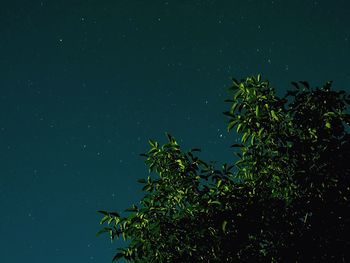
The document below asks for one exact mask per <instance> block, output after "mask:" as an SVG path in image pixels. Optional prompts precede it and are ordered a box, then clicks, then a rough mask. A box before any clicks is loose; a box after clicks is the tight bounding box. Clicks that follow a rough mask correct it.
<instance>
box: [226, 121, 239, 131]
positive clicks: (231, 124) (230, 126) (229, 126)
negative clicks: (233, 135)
mask: <svg viewBox="0 0 350 263" xmlns="http://www.w3.org/2000/svg"><path fill="white" fill-rule="evenodd" d="M236 123H237V121H230V123H229V124H228V126H227V131H228V132H229V131H231V130H232V128H233V127H234V126H235V125H236Z"/></svg>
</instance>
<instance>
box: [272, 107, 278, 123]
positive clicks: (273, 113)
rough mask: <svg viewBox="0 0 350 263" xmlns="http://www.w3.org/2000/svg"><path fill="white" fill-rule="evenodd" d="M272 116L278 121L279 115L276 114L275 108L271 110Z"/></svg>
mask: <svg viewBox="0 0 350 263" xmlns="http://www.w3.org/2000/svg"><path fill="white" fill-rule="evenodd" d="M271 116H272V118H274V119H275V120H276V121H278V117H277V115H276V113H275V111H274V110H272V111H271Z"/></svg>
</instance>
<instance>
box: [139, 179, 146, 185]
mask: <svg viewBox="0 0 350 263" xmlns="http://www.w3.org/2000/svg"><path fill="white" fill-rule="evenodd" d="M137 182H138V183H140V184H145V183H147V181H146V179H144V178H141V179H138V180H137Z"/></svg>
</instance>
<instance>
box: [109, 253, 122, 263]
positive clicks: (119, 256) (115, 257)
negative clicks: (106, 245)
mask: <svg viewBox="0 0 350 263" xmlns="http://www.w3.org/2000/svg"><path fill="white" fill-rule="evenodd" d="M122 257H124V253H120V252H119V253H117V254H116V255H115V256H114V258H113V259H112V262H114V261H118V260H119V259H121V258H122Z"/></svg>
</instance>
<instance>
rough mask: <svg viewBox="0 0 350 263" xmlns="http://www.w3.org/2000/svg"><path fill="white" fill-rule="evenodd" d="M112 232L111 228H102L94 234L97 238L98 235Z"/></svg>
mask: <svg viewBox="0 0 350 263" xmlns="http://www.w3.org/2000/svg"><path fill="white" fill-rule="evenodd" d="M111 230H112V228H110V227H104V228H102V229H101V230H100V231H98V232H97V233H96V236H99V235H101V234H103V233H107V232H109V231H111Z"/></svg>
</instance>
